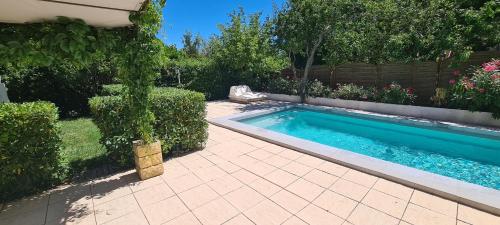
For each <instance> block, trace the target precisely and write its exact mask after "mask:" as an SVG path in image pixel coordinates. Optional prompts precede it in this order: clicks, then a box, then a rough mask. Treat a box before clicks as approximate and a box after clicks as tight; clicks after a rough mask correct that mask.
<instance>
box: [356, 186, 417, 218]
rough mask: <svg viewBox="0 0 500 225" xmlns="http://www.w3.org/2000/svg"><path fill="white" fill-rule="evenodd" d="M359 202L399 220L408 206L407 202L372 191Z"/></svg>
mask: <svg viewBox="0 0 500 225" xmlns="http://www.w3.org/2000/svg"><path fill="white" fill-rule="evenodd" d="M361 202H362V203H363V204H365V205H367V206H370V207H372V208H374V209H377V210H380V211H382V212H385V213H387V214H389V215H391V216H393V217H396V218H398V219H401V217H402V216H403V213H404V211H405V209H406V205H407V204H408V202H407V201H405V200H402V199H399V198H396V197H394V196H391V195H388V194H385V193H382V192H380V191H377V190H374V189H372V190H370V191H369V192H368V194H366V196H365V197H364V198H363V200H362V201H361Z"/></svg>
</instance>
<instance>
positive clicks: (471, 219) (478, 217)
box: [457, 204, 500, 225]
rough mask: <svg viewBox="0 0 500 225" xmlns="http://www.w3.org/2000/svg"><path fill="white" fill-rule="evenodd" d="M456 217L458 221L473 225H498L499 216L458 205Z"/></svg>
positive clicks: (499, 221) (499, 222)
mask: <svg viewBox="0 0 500 225" xmlns="http://www.w3.org/2000/svg"><path fill="white" fill-rule="evenodd" d="M457 217H458V219H459V220H462V221H464V222H467V223H470V224H474V225H489V224H500V217H499V216H494V215H492V214H489V213H486V212H483V211H479V210H477V209H473V208H471V207H468V206H465V205H461V204H459V205H458V215H457Z"/></svg>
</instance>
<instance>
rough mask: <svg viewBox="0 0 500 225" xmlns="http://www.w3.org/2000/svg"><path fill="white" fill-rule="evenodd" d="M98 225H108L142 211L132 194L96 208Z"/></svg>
mask: <svg viewBox="0 0 500 225" xmlns="http://www.w3.org/2000/svg"><path fill="white" fill-rule="evenodd" d="M94 209H95V217H96V221H97V223H98V224H101V223H106V222H108V221H111V220H113V219H116V218H119V217H122V216H124V215H127V214H129V213H131V212H134V211H136V210H140V208H139V205H138V204H137V202H136V200H135V198H134V196H133V195H132V194H130V195H127V196H123V197H120V198H117V199H114V200H111V201H109V202H105V203H102V204H100V205H96V206H94Z"/></svg>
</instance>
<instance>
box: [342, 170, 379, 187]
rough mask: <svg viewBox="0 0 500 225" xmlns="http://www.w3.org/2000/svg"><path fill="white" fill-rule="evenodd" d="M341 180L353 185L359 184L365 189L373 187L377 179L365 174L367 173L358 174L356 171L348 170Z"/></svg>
mask: <svg viewBox="0 0 500 225" xmlns="http://www.w3.org/2000/svg"><path fill="white" fill-rule="evenodd" d="M342 178H344V179H345V180H348V181H352V182H354V183H357V184H361V185H363V186H365V187H369V188H371V187H373V185H374V184H375V182H377V179H378V178H377V177H375V176H372V175H370V174H367V173H363V172H359V171H357V170H349V171H347V173H346V174H344V176H342Z"/></svg>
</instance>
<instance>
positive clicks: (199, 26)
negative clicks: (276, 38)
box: [158, 0, 285, 48]
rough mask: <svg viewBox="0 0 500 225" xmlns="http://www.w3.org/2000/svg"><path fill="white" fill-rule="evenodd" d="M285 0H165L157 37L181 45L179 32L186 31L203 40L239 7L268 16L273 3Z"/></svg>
mask: <svg viewBox="0 0 500 225" xmlns="http://www.w3.org/2000/svg"><path fill="white" fill-rule="evenodd" d="M284 1H285V0H167V4H166V6H165V8H164V9H163V19H164V21H163V27H162V29H161V31H160V33H159V34H158V37H159V38H160V39H162V40H163V42H165V43H166V44H168V45H175V46H176V47H177V48H182V35H183V34H184V33H185V32H186V31H191V33H193V34H197V33H199V34H200V35H201V36H202V37H203V38H204V39H205V40H206V39H208V38H209V37H210V36H211V35H212V34H219V29H218V28H217V25H218V24H226V23H227V22H228V21H229V16H228V15H229V13H231V12H232V11H234V10H237V9H238V8H239V7H243V8H244V10H245V13H247V14H249V13H255V12H261V13H262V16H263V17H266V16H272V14H273V5H277V6H281V5H282V4H283V2H284Z"/></svg>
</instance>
